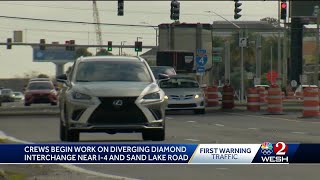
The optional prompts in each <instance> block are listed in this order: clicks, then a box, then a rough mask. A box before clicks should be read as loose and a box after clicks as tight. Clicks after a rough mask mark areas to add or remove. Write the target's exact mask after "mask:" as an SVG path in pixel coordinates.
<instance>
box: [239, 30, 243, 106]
mask: <svg viewBox="0 0 320 180" xmlns="http://www.w3.org/2000/svg"><path fill="white" fill-rule="evenodd" d="M239 35H240V38H239V39H241V38H242V37H243V31H242V30H240V33H239ZM240 48H241V68H240V69H241V92H240V94H241V95H240V96H241V97H240V102H241V103H242V102H243V99H244V68H243V66H244V62H243V46H241V47H240Z"/></svg>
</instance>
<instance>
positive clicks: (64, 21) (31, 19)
mask: <svg viewBox="0 0 320 180" xmlns="http://www.w3.org/2000/svg"><path fill="white" fill-rule="evenodd" d="M0 18H6V19H18V20H30V21H43V22H59V23H73V24H98V23H93V22H85V21H66V20H56V19H39V18H26V17H16V16H0ZM99 24H100V25H107V26H122V27H144V28H146V27H150V28H151V27H153V28H154V27H157V26H152V25H139V24H114V23H99Z"/></svg>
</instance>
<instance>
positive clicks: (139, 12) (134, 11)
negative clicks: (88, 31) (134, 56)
mask: <svg viewBox="0 0 320 180" xmlns="http://www.w3.org/2000/svg"><path fill="white" fill-rule="evenodd" d="M0 4H5V5H16V6H29V7H45V8H55V9H67V10H79V11H92V9H90V8H79V7H64V6H47V5H30V4H20V3H0ZM215 6H216V5H215ZM100 10H101V11H109V12H116V10H115V9H111V8H110V9H100ZM126 12H129V13H136V14H145V13H152V14H161V15H166V14H168V13H166V12H160V11H136V10H126ZM258 14H260V13H246V15H258ZM183 15H186V16H195V15H197V16H208V15H207V14H205V13H183ZM222 15H223V16H231V15H230V14H222ZM212 16H216V15H212Z"/></svg>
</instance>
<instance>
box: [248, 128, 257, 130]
mask: <svg viewBox="0 0 320 180" xmlns="http://www.w3.org/2000/svg"><path fill="white" fill-rule="evenodd" d="M248 129H250V130H258V128H248Z"/></svg>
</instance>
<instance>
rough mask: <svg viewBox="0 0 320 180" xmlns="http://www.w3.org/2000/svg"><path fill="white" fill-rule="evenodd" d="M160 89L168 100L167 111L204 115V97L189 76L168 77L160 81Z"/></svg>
mask: <svg viewBox="0 0 320 180" xmlns="http://www.w3.org/2000/svg"><path fill="white" fill-rule="evenodd" d="M159 85H160V88H161V89H163V90H164V92H165V94H166V98H167V99H168V106H167V108H166V109H167V110H194V112H195V113H196V114H204V113H205V95H204V93H203V90H202V89H201V87H200V86H199V84H198V82H197V81H196V79H195V78H193V77H191V76H184V75H176V76H170V79H169V80H160V82H159Z"/></svg>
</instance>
